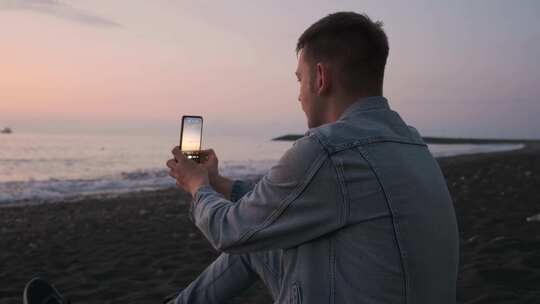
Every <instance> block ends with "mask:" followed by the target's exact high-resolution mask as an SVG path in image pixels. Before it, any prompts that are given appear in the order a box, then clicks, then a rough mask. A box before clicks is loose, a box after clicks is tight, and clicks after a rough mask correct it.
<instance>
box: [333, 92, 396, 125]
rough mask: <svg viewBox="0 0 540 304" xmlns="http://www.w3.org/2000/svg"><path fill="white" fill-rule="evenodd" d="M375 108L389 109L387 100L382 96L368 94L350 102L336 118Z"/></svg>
mask: <svg viewBox="0 0 540 304" xmlns="http://www.w3.org/2000/svg"><path fill="white" fill-rule="evenodd" d="M375 109H386V110H389V109H390V106H389V105H388V100H387V99H386V98H384V97H383V96H370V97H364V98H360V99H358V100H357V101H355V102H354V103H352V104H351V105H350V106H349V107H348V108H347V109H345V111H344V112H343V113H341V115H340V116H339V119H338V120H343V119H346V118H348V117H350V116H353V115H354V113H356V112H362V111H368V110H375Z"/></svg>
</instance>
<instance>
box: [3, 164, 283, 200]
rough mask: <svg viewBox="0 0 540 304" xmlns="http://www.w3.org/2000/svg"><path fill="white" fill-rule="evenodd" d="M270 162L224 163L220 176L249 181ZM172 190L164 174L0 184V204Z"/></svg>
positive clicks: (144, 172) (148, 172) (135, 173)
mask: <svg viewBox="0 0 540 304" xmlns="http://www.w3.org/2000/svg"><path fill="white" fill-rule="evenodd" d="M274 163H275V162H274V161H270V160H268V161H245V162H239V161H237V162H224V164H223V165H222V166H221V168H220V172H222V174H224V175H225V176H229V177H232V178H252V177H253V176H257V175H261V174H264V173H266V172H267V171H268V170H269V169H270V167H271V166H272V165H273V164H274ZM171 187H175V181H174V179H173V178H171V177H170V176H169V175H168V172H167V171H166V170H162V169H160V170H157V169H156V170H137V171H132V172H123V173H120V174H118V175H113V176H104V177H101V178H96V179H68V180H59V179H48V180H37V181H14V182H2V183H0V204H7V203H17V202H33V203H35V202H37V203H41V202H50V201H60V200H66V199H73V198H80V197H84V196H89V195H118V194H121V193H127V192H133V191H150V190H159V189H166V188H171Z"/></svg>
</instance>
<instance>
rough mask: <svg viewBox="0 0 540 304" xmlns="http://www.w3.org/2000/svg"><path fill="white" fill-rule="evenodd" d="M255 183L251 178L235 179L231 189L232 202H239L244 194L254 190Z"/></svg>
mask: <svg viewBox="0 0 540 304" xmlns="http://www.w3.org/2000/svg"><path fill="white" fill-rule="evenodd" d="M253 187H255V183H254V182H252V181H250V180H235V181H234V182H233V185H232V189H231V202H237V201H238V200H239V199H241V198H242V196H244V195H246V193H248V192H249V191H251V190H253Z"/></svg>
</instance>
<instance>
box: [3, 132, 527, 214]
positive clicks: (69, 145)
mask: <svg viewBox="0 0 540 304" xmlns="http://www.w3.org/2000/svg"><path fill="white" fill-rule="evenodd" d="M277 135H279V134H277ZM292 143H293V142H291V141H272V140H271V139H264V138H257V139H256V138H247V137H223V136H214V137H212V136H210V137H205V138H204V140H203V148H213V149H214V150H215V151H216V153H217V155H218V159H219V167H220V168H219V170H220V172H221V174H222V175H225V176H228V177H231V178H239V179H241V178H249V177H254V176H258V175H261V174H265V173H266V172H267V171H268V170H269V169H270V168H271V167H272V166H273V165H274V164H276V162H277V161H278V160H279V158H280V157H281V155H282V154H283V153H284V152H285V151H286V150H287V149H288V148H290V147H291V146H292ZM177 144H178V138H176V136H165V135H162V136H134V135H114V134H107V135H88V134H84V135H58V134H38V133H13V134H0V205H5V204H10V205H11V204H18V203H21V204H22V203H28V202H32V203H41V202H52V201H59V200H73V201H77V200H80V199H81V198H84V197H86V196H89V195H99V196H115V195H119V194H122V193H126V192H135V191H149V190H158V189H165V188H170V187H174V186H175V181H174V180H173V179H172V178H171V177H170V176H169V175H168V170H167V167H166V165H165V163H166V161H167V160H168V159H170V158H172V155H171V150H172V148H173V147H174V146H175V145H177ZM521 147H522V145H520V144H496V145H439V144H437V145H430V146H429V149H430V150H431V152H432V153H433V154H434V156H435V157H443V156H454V155H461V154H471V153H486V152H493V151H506V150H513V149H519V148H521Z"/></svg>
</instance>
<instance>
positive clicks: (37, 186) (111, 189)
mask: <svg viewBox="0 0 540 304" xmlns="http://www.w3.org/2000/svg"><path fill="white" fill-rule="evenodd" d="M522 147H523V145H521V144H516V145H430V150H431V152H432V153H433V154H434V155H435V156H436V157H445V156H454V155H462V154H471V153H486V152H496V151H508V150H515V149H520V148H522ZM276 162H277V160H253V161H252V160H243V161H225V162H223V164H222V165H221V166H220V172H221V173H222V174H223V175H224V176H228V177H231V178H233V179H243V178H248V179H253V178H255V177H257V176H260V175H263V174H265V173H266V172H267V171H268V170H269V169H270V168H271V166H272V165H274V164H275V163H276ZM171 187H175V181H174V179H172V178H171V177H170V176H169V175H168V172H167V171H166V170H163V169H148V170H135V171H129V172H121V173H118V174H115V175H109V176H102V177H99V178H92V179H54V178H50V179H47V180H29V181H8V182H0V204H4V205H5V204H11V203H20V202H31V203H41V202H50V201H61V200H69V199H75V200H77V199H80V198H81V197H86V196H90V195H100V196H103V195H105V196H107V195H118V194H121V193H126V192H135V191H149V190H159V189H166V188H171Z"/></svg>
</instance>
